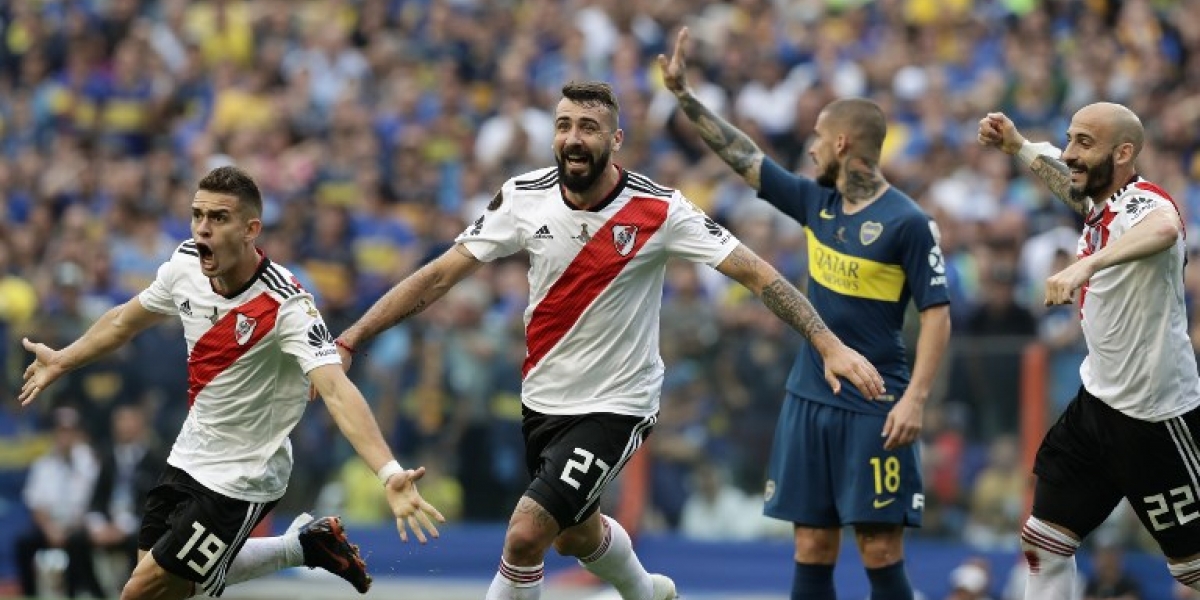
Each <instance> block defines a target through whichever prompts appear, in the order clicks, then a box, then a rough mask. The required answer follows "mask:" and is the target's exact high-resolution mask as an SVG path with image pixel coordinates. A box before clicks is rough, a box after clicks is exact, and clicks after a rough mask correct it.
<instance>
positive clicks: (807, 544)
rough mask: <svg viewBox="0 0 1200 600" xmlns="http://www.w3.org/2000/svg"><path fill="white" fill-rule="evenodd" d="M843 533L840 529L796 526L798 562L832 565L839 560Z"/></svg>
mask: <svg viewBox="0 0 1200 600" xmlns="http://www.w3.org/2000/svg"><path fill="white" fill-rule="evenodd" d="M840 535H841V534H840V532H839V531H838V530H836V529H834V530H824V529H809V528H806V527H797V528H796V562H798V563H801V564H806V565H831V564H834V563H835V562H837V556H838V550H839V546H840V541H841V538H840V537H839V536H840Z"/></svg>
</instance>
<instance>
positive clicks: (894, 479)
mask: <svg viewBox="0 0 1200 600" xmlns="http://www.w3.org/2000/svg"><path fill="white" fill-rule="evenodd" d="M871 469H872V470H873V471H874V473H875V495H876V496H882V495H883V494H884V493H888V494H895V493H896V492H897V491H899V490H900V459H898V458H896V457H895V456H889V457H887V458H886V459H884V458H880V457H878V456H873V457H871Z"/></svg>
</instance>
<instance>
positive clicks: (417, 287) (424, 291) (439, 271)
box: [338, 244, 483, 348]
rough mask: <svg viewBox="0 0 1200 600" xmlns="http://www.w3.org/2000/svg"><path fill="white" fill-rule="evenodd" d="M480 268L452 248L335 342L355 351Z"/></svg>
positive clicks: (396, 288) (464, 251)
mask: <svg viewBox="0 0 1200 600" xmlns="http://www.w3.org/2000/svg"><path fill="white" fill-rule="evenodd" d="M482 265H483V263H482V262H480V261H479V260H477V259H476V258H475V256H474V255H472V254H471V252H470V251H469V250H467V249H466V247H465V246H463V245H462V244H455V245H454V247H452V248H450V249H449V250H447V251H446V252H445V253H443V254H442V255H441V256H439V257H437V258H436V259H434V260H433V261H432V262H430V263H429V264H427V265H425V266H424V267H421V268H420V269H419V270H418V271H417V272H416V273H413V274H412V275H409V276H408V277H406V278H405V279H404V281H401V282H400V283H397V284H396V285H395V286H393V287H392V289H390V290H388V292H387V293H386V294H384V295H383V297H382V298H380V299H379V300H378V301H377V302H375V304H374V305H372V306H371V308H370V309H368V310H367V312H366V314H364V315H363V316H362V318H360V319H359V320H358V321H357V322H355V323H354V325H351V326H350V328H349V329H347V330H346V331H345V332H343V333H342V335H341V336H339V337H338V339H339V340H340V341H341V343H342V344H343V345H345V346H349V347H350V348H358V347H359V346H361V345H362V344H364V343H365V342H366V341H367V340H370V339H371V338H373V337H375V336H376V335H378V334H379V332H381V331H383V330H384V329H387V328H389V327H392V326H394V325H396V324H397V323H399V322H400V321H403V320H404V319H407V318H409V317H411V316H413V315H415V314H417V313H419V312H421V311H423V310H425V309H426V308H428V307H429V305H430V304H433V303H434V302H436V301H437V300H438V299H439V298H441V297H442V296H444V295H446V292H447V291H449V290H450V288H452V287H454V286H455V285H456V284H457V283H458V282H460V281H462V280H463V279H465V278H466V277H467V276H468V275H470V274H471V273H474V272H475V271H476V270H477V269H478V268H479V267H480V266H482Z"/></svg>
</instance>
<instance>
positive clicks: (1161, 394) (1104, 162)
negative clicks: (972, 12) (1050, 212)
mask: <svg viewBox="0 0 1200 600" xmlns="http://www.w3.org/2000/svg"><path fill="white" fill-rule="evenodd" d="M1144 140H1145V132H1144V130H1143V128H1142V122H1141V120H1139V119H1138V117H1137V115H1135V114H1134V113H1133V111H1131V110H1129V109H1128V108H1126V107H1124V106H1121V105H1119V104H1109V103H1098V104H1091V105H1088V106H1085V107H1083V108H1081V109H1079V111H1077V112H1076V113H1075V115H1074V116H1072V118H1071V125H1070V126H1069V127H1068V128H1067V147H1066V149H1065V150H1063V151H1061V152H1060V151H1059V150H1058V149H1057V148H1055V147H1054V146H1053V145H1051V144H1049V143H1047V142H1039V143H1030V142H1028V141H1027V140H1025V138H1024V137H1022V136H1021V134H1020V132H1018V131H1017V128H1016V127H1015V126H1014V125H1013V123H1012V121H1011V120H1010V119H1009V118H1008V117H1006V116H1004V115H1003V114H1002V113H991V114H989V115H987V116H986V117H984V118H983V119H982V120H980V122H979V142H980V143H981V144H984V145H987V146H991V147H994V148H1000V149H1001V150H1003V151H1004V152H1005V153H1007V154H1010V155H1014V156H1016V157H1017V158H1018V159H1020V161H1021V162H1022V163H1023V164H1025V165H1026V166H1028V167H1029V168H1030V170H1032V171H1033V172H1034V174H1036V175H1037V176H1038V177H1039V178H1041V180H1042V181H1044V182H1045V183H1046V185H1047V186H1049V188H1050V191H1052V192H1054V194H1055V195H1056V196H1058V197H1059V199H1061V200H1062V201H1063V202H1064V203H1066V204H1067V206H1070V207H1071V209H1072V210H1074V211H1075V212H1077V213H1079V214H1080V215H1083V216H1084V217H1085V218H1086V221H1085V224H1084V228H1083V235H1082V236H1081V237H1080V238H1079V246H1078V252H1077V254H1078V257H1079V260H1078V261H1077V262H1075V263H1074V264H1072V265H1071V266H1069V267H1067V268H1066V269H1063V270H1062V271H1060V272H1058V273H1056V274H1054V275H1052V276H1051V277H1050V278H1049V279H1047V280H1046V305H1047V306H1049V305H1052V304H1071V303H1072V302H1074V301H1075V292H1076V291H1078V292H1079V312H1080V316H1081V318H1082V325H1083V336H1084V339H1085V341H1086V342H1087V348H1088V354H1087V356H1086V357H1085V358H1084V359H1083V364H1082V365H1080V367H1079V375H1080V378H1081V380H1082V381H1083V386H1082V387H1080V388H1079V393H1078V394H1077V395H1076V396H1075V399H1074V400H1072V401H1071V403H1070V404H1069V405H1068V406H1067V409H1066V411H1065V412H1063V414H1062V416H1061V417H1059V419H1058V421H1057V422H1056V423H1055V424H1054V425H1053V426H1052V427H1051V428H1050V431H1049V432H1047V433H1046V437H1045V438H1044V439H1043V440H1042V445H1041V447H1040V448H1039V449H1038V453H1037V458H1036V459H1035V461H1034V465H1033V472H1034V474H1035V475H1037V484H1036V485H1035V487H1034V494H1033V514H1032V515H1031V516H1030V517H1029V520H1027V521H1026V522H1025V527H1024V528H1023V529H1022V530H1021V548H1022V549H1023V550H1024V552H1025V557H1026V559H1028V562H1029V570H1030V577H1029V584H1028V586H1027V587H1026V592H1025V597H1026V598H1071V597H1074V593H1073V591H1072V587H1073V585H1074V583H1075V580H1076V575H1075V551H1076V550H1077V549H1078V548H1079V544H1080V542H1081V541H1082V540H1083V538H1085V537H1087V535H1088V534H1089V533H1091V532H1092V530H1093V529H1095V528H1096V527H1097V526H1098V525H1100V523H1101V522H1103V521H1104V519H1105V518H1106V517H1108V515H1109V513H1111V512H1112V510H1113V508H1115V507H1116V506H1117V503H1118V502H1120V501H1121V498H1127V499H1128V500H1129V503H1130V504H1131V505H1132V506H1133V509H1134V511H1136V512H1137V515H1138V517H1139V518H1140V519H1141V521H1142V524H1143V525H1144V526H1145V527H1146V529H1147V530H1149V532H1150V534H1151V535H1153V536H1154V539H1155V541H1157V542H1158V545H1159V547H1160V548H1162V551H1163V554H1165V555H1166V556H1167V563H1168V567H1169V568H1170V571H1171V575H1172V576H1174V577H1175V579H1177V580H1178V581H1179V582H1180V583H1182V584H1183V585H1186V586H1188V587H1190V588H1192V589H1194V590H1200V518H1198V517H1200V507H1198V506H1197V504H1196V502H1197V500H1200V497H1198V496H1200V444H1198V443H1197V437H1196V432H1198V431H1200V409H1197V407H1200V375H1197V373H1196V358H1195V354H1193V352H1192V345H1191V342H1190V340H1189V338H1188V322H1187V308H1186V307H1185V305H1184V297H1183V295H1184V294H1183V266H1184V262H1185V261H1186V257H1187V250H1186V248H1185V244H1184V230H1183V224H1182V222H1181V220H1180V217H1179V211H1178V209H1177V208H1176V206H1175V201H1174V200H1172V199H1171V196H1170V195H1168V194H1167V192H1166V191H1165V190H1163V189H1162V188H1160V187H1158V186H1157V185H1154V184H1153V183H1151V182H1149V181H1146V180H1145V179H1142V178H1141V176H1139V175H1138V173H1137V169H1136V167H1135V165H1134V162H1135V161H1136V160H1137V157H1138V154H1139V153H1140V152H1141V150H1142V144H1143V142H1144Z"/></svg>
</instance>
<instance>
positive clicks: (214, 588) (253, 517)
mask: <svg viewBox="0 0 1200 600" xmlns="http://www.w3.org/2000/svg"><path fill="white" fill-rule="evenodd" d="M168 470H169V471H171V473H170V474H171V475H172V476H173V477H174V481H173V483H172V487H174V488H175V489H176V490H177V491H178V493H179V495H180V496H181V499H180V501H179V502H178V503H176V504H175V506H174V507H173V509H172V510H171V512H170V514H169V515H168V517H167V519H166V522H167V526H168V529H167V531H166V532H165V533H164V534H163V535H162V536H161V537H159V538H158V539H157V540H156V541H155V542H154V544H153V547H152V548H151V555H152V556H153V558H154V561H155V563H157V564H158V565H159V566H161V567H162V569H164V570H165V571H167V572H169V573H171V574H173V575H176V576H178V577H180V578H182V579H186V580H188V581H191V582H194V583H196V584H197V588H198V591H203V592H204V593H206V594H208V595H210V596H218V595H220V594H221V592H222V591H223V590H224V588H225V575H226V573H227V571H228V569H229V563H230V561H232V560H233V557H234V555H236V554H237V552H238V551H239V550H240V549H241V547H242V545H243V544H245V543H246V538H247V537H249V535H250V531H251V530H253V529H254V527H255V526H256V525H258V523H259V522H260V521H262V519H263V518H264V517H265V516H266V515H267V513H269V512H270V511H271V508H273V507H274V505H275V504H276V503H275V502H266V503H258V502H245V501H242V500H235V499H232V498H229V497H226V496H223V495H221V494H218V493H216V492H213V491H211V490H208V489H207V488H205V487H204V486H202V485H201V484H199V483H197V482H196V481H195V480H194V479H192V478H191V477H190V476H188V475H187V474H186V473H184V472H183V471H180V470H178V469H174V468H173V467H168ZM139 543H141V542H139ZM143 562H145V561H143Z"/></svg>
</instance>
